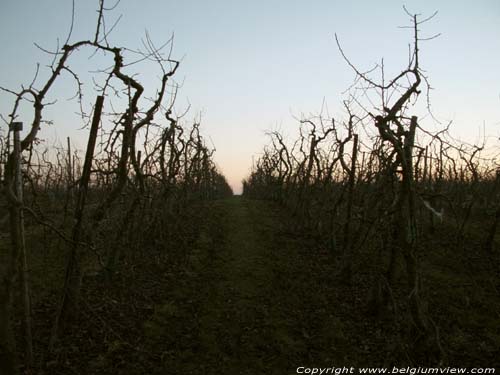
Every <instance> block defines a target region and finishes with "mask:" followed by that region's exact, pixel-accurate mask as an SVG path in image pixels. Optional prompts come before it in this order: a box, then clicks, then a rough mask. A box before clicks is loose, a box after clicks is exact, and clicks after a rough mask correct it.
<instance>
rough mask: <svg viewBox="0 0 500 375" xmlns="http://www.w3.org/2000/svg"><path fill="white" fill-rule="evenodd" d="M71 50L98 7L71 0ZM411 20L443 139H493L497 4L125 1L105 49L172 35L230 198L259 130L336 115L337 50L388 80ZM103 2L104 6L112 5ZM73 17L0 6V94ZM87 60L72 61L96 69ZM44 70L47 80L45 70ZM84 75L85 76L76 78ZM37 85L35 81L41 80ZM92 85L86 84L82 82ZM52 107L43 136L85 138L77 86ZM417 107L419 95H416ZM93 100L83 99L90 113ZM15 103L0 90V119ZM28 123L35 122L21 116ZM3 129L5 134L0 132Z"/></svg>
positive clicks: (65, 84)
mask: <svg viewBox="0 0 500 375" xmlns="http://www.w3.org/2000/svg"><path fill="white" fill-rule="evenodd" d="M75 4H76V14H75V15H76V19H75V27H74V32H73V36H72V41H73V42H74V41H77V40H80V39H93V35H94V32H95V21H96V13H95V10H96V9H97V6H98V1H97V0H96V1H91V0H75ZM403 4H406V7H407V8H408V9H409V11H410V12H412V13H422V15H423V16H429V15H431V14H432V13H433V12H434V11H436V10H437V11H439V13H438V15H437V16H436V17H435V18H434V19H433V20H432V21H431V22H429V23H427V24H425V25H423V26H422V35H421V36H422V37H425V36H431V35H434V34H436V33H441V34H442V35H441V36H440V37H439V38H437V39H435V40H432V41H429V42H426V43H425V44H422V45H421V57H420V61H421V67H422V68H424V69H425V70H426V71H427V74H428V76H429V78H430V82H431V84H432V86H433V87H434V90H433V91H432V96H431V98H432V106H433V109H434V113H435V114H436V115H437V116H438V118H440V119H441V120H443V121H448V120H453V126H452V128H451V131H452V133H453V134H455V135H457V136H460V137H462V138H464V139H466V140H468V141H470V142H474V141H475V140H477V139H478V137H479V135H480V134H482V132H483V126H484V127H485V128H486V133H487V134H488V135H490V136H492V137H497V138H498V137H499V136H500V1H498V0H482V1H481V0H476V1H474V2H472V1H457V0H453V1H452V0H449V1H438V0H433V1H427V0H419V1H415V0H413V1H410V0H409V1H399V0H391V1H360V0H358V1H350V2H349V1H346V0H343V1H334V0H330V1H327V0H321V1H320V0H317V1H314V0H309V1H305V0H304V1H298V0H294V1H290V0H288V1H287V0H267V1H264V0H255V1H239V0H213V1H202V0H197V1H195V0H183V1H153V0H143V1H138V0H122V1H121V2H120V4H119V5H118V6H117V8H116V9H115V10H114V11H113V12H112V13H110V14H109V15H108V20H107V23H108V25H110V24H112V23H113V20H114V19H116V18H117V17H118V16H119V15H122V18H121V20H120V22H119V24H118V25H117V27H116V28H115V29H114V31H113V32H112V33H111V35H110V38H109V40H110V43H111V44H114V45H117V46H127V47H130V48H138V47H140V46H141V38H143V37H144V33H145V30H148V32H149V34H150V35H151V37H152V39H153V41H155V42H156V44H158V45H159V44H162V42H164V41H166V40H167V39H168V38H169V37H170V36H171V34H172V33H174V34H175V42H174V49H173V55H172V57H173V58H174V59H180V60H182V62H181V66H180V68H179V70H178V73H177V74H176V77H175V78H176V81H177V82H179V83H183V85H182V88H181V91H180V93H179V97H178V102H177V107H178V109H179V111H182V109H183V108H185V107H186V106H187V103H190V104H191V112H190V116H191V117H192V118H194V117H195V116H197V115H198V114H199V113H200V112H201V113H202V133H203V134H204V135H205V137H206V138H207V139H209V138H210V139H211V140H212V141H213V143H214V144H215V146H216V148H217V152H216V156H215V160H216V162H217V164H218V166H219V168H220V170H221V171H222V172H223V173H224V174H225V175H226V177H227V178H228V180H229V182H230V184H231V185H232V186H233V188H234V190H235V191H236V192H240V191H241V186H240V182H241V180H242V179H243V178H244V177H246V176H247V174H248V172H249V168H250V166H251V162H252V155H256V154H258V153H259V152H260V151H261V149H262V147H263V145H264V144H265V143H266V142H267V139H266V136H265V132H266V130H270V129H277V128H279V129H281V130H282V131H283V132H284V133H290V134H291V133H293V132H294V129H296V128H297V126H298V125H297V122H296V121H295V120H294V119H293V116H300V114H302V113H304V114H310V113H313V114H314V113H318V112H319V111H320V109H321V105H322V103H323V100H325V101H326V103H327V104H328V107H329V109H330V112H331V114H333V115H335V114H336V113H341V108H342V98H343V96H342V92H343V91H344V90H345V89H347V88H348V87H349V85H350V84H351V83H352V80H353V77H354V75H353V72H352V71H351V70H350V68H349V67H348V66H347V65H346V64H345V62H344V61H343V60H342V57H341V56H340V53H339V52H338V50H337V47H336V45H335V39H334V33H337V34H338V36H339V38H340V40H341V43H342V45H343V48H344V51H345V52H346V54H347V55H348V56H349V58H350V59H351V60H352V62H353V63H355V64H356V65H357V66H359V67H360V68H361V69H362V70H363V69H368V68H370V67H372V66H373V65H374V64H375V63H377V62H380V60H381V58H384V62H385V66H386V70H387V71H386V75H387V76H390V75H391V74H395V73H398V72H399V71H400V70H401V69H403V68H404V67H405V64H406V62H407V54H408V44H409V43H410V42H411V37H412V35H411V30H408V29H402V28H398V26H404V25H408V17H407V15H406V14H405V13H404V11H403V9H402V6H403ZM109 5H111V2H110V3H109ZM70 20H71V1H70V0H43V1H40V0H2V1H1V3H0V45H1V46H2V51H3V52H2V58H1V59H0V72H1V74H0V85H1V86H4V87H8V88H11V89H18V88H19V87H20V85H21V84H25V85H26V84H29V82H30V81H31V79H32V76H33V73H34V71H35V68H36V62H40V63H41V65H42V68H43V66H45V65H47V64H49V63H50V59H49V57H48V56H46V55H44V54H43V53H41V52H40V51H39V50H38V49H37V48H36V47H35V46H34V45H33V42H36V43H38V44H40V45H42V46H44V47H46V48H49V49H53V48H55V47H56V41H57V38H59V39H60V40H61V43H62V42H63V41H64V40H65V38H66V35H67V31H68V29H69V25H70ZM89 55H90V53H83V54H78V57H77V59H76V60H73V61H71V62H70V63H73V64H75V66H76V67H80V66H81V67H82V69H89V68H90V69H92V60H90V61H88V59H87V58H88V57H89ZM45 72H46V71H45ZM82 74H83V73H82ZM42 77H43V73H42ZM139 79H140V80H141V82H142V83H144V85H145V86H147V87H149V88H150V89H151V90H154V89H155V88H156V87H157V85H158V80H157V75H155V74H148V71H141V72H140V75H139ZM88 86H90V83H89V84H88ZM55 89H56V90H54V93H53V95H52V96H51V97H52V98H60V99H61V100H60V101H59V102H58V103H57V104H56V105H55V106H54V108H53V109H51V110H49V111H48V112H47V114H46V118H47V119H50V120H53V121H54V125H52V126H51V127H50V128H44V129H42V132H41V133H40V136H41V138H45V139H51V138H53V137H56V136H57V137H58V138H59V139H65V137H66V136H67V135H70V136H71V137H72V139H73V142H74V143H75V145H83V144H85V142H86V137H87V132H86V131H82V130H78V128H79V127H80V126H81V123H79V122H78V119H77V117H75V116H73V115H72V111H70V110H68V109H67V108H65V107H64V106H65V105H66V106H67V104H65V103H67V102H66V101H65V99H64V98H68V97H70V96H72V94H73V93H74V85H73V83H72V82H71V81H70V80H66V81H64V80H62V81H61V84H59V85H58V86H57V87H55ZM422 99H424V98H422ZM91 102H93V97H91V96H89V97H87V98H86V104H87V105H88V106H90V105H91ZM11 105H12V98H11V97H9V96H8V95H6V94H4V93H0V112H1V113H2V114H4V115H5V114H7V113H8V111H9V110H10V109H11ZM20 120H21V121H25V122H26V123H29V122H30V121H31V118H30V117H29V116H28V115H27V116H26V118H25V119H24V118H23V119H20ZM2 126H3V127H4V126H5V125H2Z"/></svg>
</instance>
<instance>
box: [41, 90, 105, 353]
mask: <svg viewBox="0 0 500 375" xmlns="http://www.w3.org/2000/svg"><path fill="white" fill-rule="evenodd" d="M103 103H104V97H103V96H98V97H97V99H96V103H95V107H94V116H93V118H92V125H91V128H90V134H89V140H88V144H87V151H86V153H85V161H84V164H83V171H82V176H81V178H80V183H79V185H78V196H77V201H76V207H75V217H74V218H75V225H74V227H73V233H72V236H71V239H72V244H71V250H70V253H69V256H68V263H67V265H66V276H65V280H64V292H63V297H62V301H61V304H60V307H59V312H58V315H57V316H56V321H55V323H54V327H53V331H52V337H51V340H50V344H49V349H52V347H53V345H54V343H55V340H56V338H57V335H58V331H59V329H60V323H61V322H64V323H67V322H68V321H69V320H71V319H72V318H74V317H75V316H76V315H77V313H78V305H79V297H80V288H81V282H82V276H83V273H82V269H81V259H80V258H81V256H80V251H79V247H80V246H79V242H80V237H81V231H82V222H83V212H84V208H85V200H86V198H87V190H88V185H89V182H90V174H91V169H92V160H93V157H94V149H95V144H96V139H97V131H98V129H99V122H100V120H101V113H102V107H103Z"/></svg>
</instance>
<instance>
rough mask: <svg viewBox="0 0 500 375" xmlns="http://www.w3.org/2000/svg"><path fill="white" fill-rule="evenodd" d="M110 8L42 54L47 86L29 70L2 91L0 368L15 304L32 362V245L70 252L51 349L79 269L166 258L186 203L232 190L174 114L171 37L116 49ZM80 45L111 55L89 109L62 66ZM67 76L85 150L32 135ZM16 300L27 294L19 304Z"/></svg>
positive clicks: (6, 361) (75, 301) (190, 127)
mask: <svg viewBox="0 0 500 375" xmlns="http://www.w3.org/2000/svg"><path fill="white" fill-rule="evenodd" d="M106 11H107V10H106V8H105V7H104V1H102V0H101V1H100V2H99V12H98V21H97V27H96V31H95V36H94V38H93V40H90V39H89V40H83V41H78V42H74V43H72V42H70V39H71V33H70V35H69V36H68V38H67V40H66V43H65V44H64V45H63V46H62V47H61V48H60V49H58V50H55V51H46V52H47V53H49V54H50V55H51V56H52V58H53V61H52V65H51V67H50V71H49V76H48V78H47V79H46V80H45V81H44V82H42V83H41V84H39V83H38V81H39V80H40V79H39V77H38V72H37V76H36V77H35V79H34V80H33V81H32V83H31V84H30V85H29V86H27V87H24V86H23V87H22V89H21V90H20V91H14V90H10V89H7V88H2V90H3V92H4V93H7V94H11V95H12V98H13V106H12V110H11V112H10V113H9V114H8V115H6V116H3V119H4V121H5V123H6V125H7V126H8V127H9V128H8V129H7V130H5V131H4V132H3V133H2V137H1V142H0V147H1V150H0V151H1V154H0V157H1V159H0V161H1V163H0V165H1V167H2V188H3V193H4V194H3V195H2V196H3V198H2V199H3V202H2V204H4V205H5V206H6V208H8V214H7V215H6V216H5V217H4V216H2V218H1V219H2V222H3V223H4V222H5V221H6V220H4V219H5V218H6V217H9V218H10V224H9V228H10V229H9V232H10V238H11V246H10V247H3V246H2V248H1V251H2V252H1V257H2V259H1V260H0V263H1V267H2V269H1V278H2V282H1V286H0V306H1V307H0V373H2V374H4V373H5V374H15V373H16V372H17V371H18V370H19V367H18V364H17V361H16V357H17V355H16V348H15V347H16V340H15V339H14V333H13V332H14V328H13V323H14V325H15V323H16V322H17V320H18V319H20V317H19V316H17V315H16V316H14V315H13V312H19V311H24V319H22V321H23V326H24V330H23V332H24V334H23V335H22V336H21V337H23V338H24V343H23V345H24V347H25V350H24V353H25V356H24V361H23V362H24V364H25V365H26V367H28V368H29V367H31V366H33V361H34V354H33V339H32V333H31V330H32V327H31V326H32V317H31V314H32V308H31V307H30V304H29V302H30V299H31V297H32V296H31V295H30V286H29V261H30V259H29V254H30V253H34V252H37V253H38V252H40V251H47V252H49V251H54V249H62V250H65V253H66V255H65V257H66V260H65V266H64V269H65V271H64V273H65V276H64V285H63V286H62V287H61V293H60V303H59V304H58V307H57V311H54V323H53V329H52V335H51V338H50V342H49V343H48V347H49V351H50V350H52V349H53V348H54V345H55V344H56V342H57V339H58V337H60V336H61V334H62V333H63V332H65V331H66V328H67V327H69V324H70V323H71V322H73V321H74V320H75V318H76V317H77V316H78V311H79V309H80V308H81V306H80V294H81V290H82V283H83V280H84V275H85V274H86V273H88V272H94V273H99V274H103V275H105V276H106V278H107V279H108V280H111V279H112V277H113V275H114V274H116V273H117V272H118V271H119V270H120V267H121V264H122V263H124V262H125V261H126V259H127V258H128V257H141V256H151V251H154V252H156V253H157V254H158V257H160V258H161V257H165V256H167V254H168V251H170V250H171V249H173V248H175V247H182V246H181V244H180V243H179V241H181V240H184V239H185V238H184V237H186V236H183V234H182V233H183V232H185V227H186V226H189V217H187V215H186V212H188V210H189V209H193V207H197V208H198V209H199V208H201V206H200V205H202V204H203V202H205V201H207V200H210V199H215V198H220V197H224V196H228V195H230V194H232V191H231V188H230V187H229V185H228V184H227V182H226V180H225V178H224V176H222V175H221V173H220V172H219V171H218V169H217V167H216V165H215V163H214V160H213V154H214V151H215V150H214V149H213V148H211V147H210V146H208V145H207V144H206V142H205V140H204V139H203V137H202V135H201V133H200V123H199V121H196V120H195V121H194V122H193V123H191V124H190V123H189V122H188V121H187V120H185V116H186V113H183V114H180V115H176V114H175V113H176V112H175V109H174V103H175V98H176V94H177V90H178V86H177V85H176V84H175V83H173V82H172V79H173V76H174V74H175V73H176V71H177V68H178V66H179V62H177V61H175V60H172V59H171V58H170V54H171V46H172V43H171V42H172V41H171V40H169V41H168V43H166V44H165V45H163V46H161V47H159V48H157V47H156V46H155V45H154V44H153V42H152V41H151V39H150V38H149V36H147V37H146V40H145V42H144V47H145V50H142V51H131V50H129V49H127V48H118V47H113V46H111V45H110V43H109V41H108V38H109V32H106V31H105V30H104V16H105V12H106ZM85 51H87V52H90V53H91V54H92V56H95V55H99V56H100V57H101V58H103V59H107V60H108V63H109V67H108V68H106V69H102V70H98V71H97V72H96V73H95V76H94V77H93V78H92V79H93V80H94V90H93V91H92V92H93V93H94V95H96V99H95V104H94V105H93V108H92V110H91V112H92V115H90V116H89V115H86V114H85V113H84V111H83V107H84V98H85V97H86V96H85V95H84V92H83V89H82V87H83V82H81V80H80V78H79V73H78V72H77V71H75V70H73V69H72V67H71V63H70V62H71V60H72V58H74V57H73V56H74V55H78V54H80V55H81V54H83V53H84V52H85ZM90 61H92V60H90ZM144 62H146V63H149V64H150V65H149V66H148V68H147V69H151V64H152V66H153V68H155V69H156V70H157V71H158V72H159V73H160V78H159V87H158V88H157V89H156V91H155V93H154V95H153V96H152V97H147V96H146V94H145V92H146V88H145V87H143V85H142V84H141V82H140V81H139V79H138V78H137V76H136V74H133V73H132V72H130V66H136V65H137V64H140V63H144ZM92 69H93V68H89V70H92ZM94 71H95V69H94ZM64 76H67V77H70V78H71V79H73V80H74V81H75V82H76V86H77V88H78V93H77V95H76V100H77V101H78V102H79V104H80V107H81V108H82V110H81V112H82V113H81V115H82V119H83V120H85V122H86V123H87V124H86V125H87V126H90V131H89V132H88V139H87V147H86V150H85V154H84V155H83V156H82V155H81V154H80V153H79V152H78V151H76V150H72V143H71V141H70V139H69V138H68V143H67V147H66V149H63V148H62V147H59V148H55V147H47V145H46V144H44V142H42V141H41V140H40V139H39V132H40V131H41V130H42V128H43V127H44V126H46V124H47V121H45V118H44V110H45V107H46V106H47V105H48V104H51V103H48V102H47V97H49V96H50V95H52V91H53V90H54V89H53V87H54V86H55V83H56V82H57V81H59V80H61V79H64ZM87 96H88V95H87ZM24 103H28V104H31V105H32V110H31V114H32V120H31V125H30V127H29V128H28V129H27V130H26V131H25V133H24V136H23V137H22V139H21V133H20V129H19V125H20V124H19V121H20V120H21V119H24V117H25V116H26V114H25V113H24V112H22V113H21V110H20V108H21V106H22V105H23V104H24ZM118 108H119V109H118ZM41 233H43V234H42V235H41ZM191 234H193V233H191ZM194 235H196V232H194ZM194 240H196V239H194ZM189 241H193V239H192V238H189ZM185 247H186V246H184V248H185ZM43 249H45V250H43ZM146 250H148V251H146ZM38 255H39V254H38ZM47 271H48V272H50V270H47ZM18 283H21V284H20V285H21V286H22V288H18V287H17V285H19V284H18ZM19 290H21V291H22V293H18V291H19ZM18 301H24V305H23V307H21V304H20V303H18ZM17 344H21V340H17ZM39 349H40V348H39Z"/></svg>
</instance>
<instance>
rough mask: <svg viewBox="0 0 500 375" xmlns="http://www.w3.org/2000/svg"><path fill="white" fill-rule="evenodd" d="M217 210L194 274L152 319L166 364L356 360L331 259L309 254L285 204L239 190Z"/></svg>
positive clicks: (227, 369) (283, 370) (268, 365)
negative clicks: (336, 304)
mask: <svg viewBox="0 0 500 375" xmlns="http://www.w3.org/2000/svg"><path fill="white" fill-rule="evenodd" d="M213 211H214V212H215V213H216V215H215V216H214V217H213V218H211V220H210V222H209V223H208V225H207V228H206V229H205V230H204V232H203V234H202V236H201V238H200V241H199V244H200V246H199V247H198V248H197V249H195V250H194V251H193V253H192V254H191V257H190V260H189V267H188V269H187V270H186V273H185V276H186V279H185V280H183V281H181V280H179V282H178V283H177V284H178V286H177V287H176V288H175V289H173V290H172V293H171V297H170V298H169V301H167V302H166V303H165V304H162V305H161V306H159V307H157V309H156V313H155V316H154V318H153V319H152V320H151V321H150V322H148V324H147V334H148V336H149V337H150V342H151V343H152V344H153V345H155V346H154V347H152V349H151V350H155V351H158V352H159V353H160V352H161V354H158V355H159V356H160V359H161V362H162V368H163V369H162V371H166V370H167V369H168V371H169V372H168V373H174V374H177V373H178V374H228V375H229V374H231V375H233V374H234V375H236V374H291V373H295V369H296V368H297V367H298V366H307V365H314V364H315V365H316V366H319V365H324V366H328V365H329V366H331V365H332V361H348V360H349V358H348V357H349V354H347V355H346V352H347V353H348V352H349V346H350V343H349V342H348V341H347V339H346V337H345V332H344V331H345V327H344V326H343V323H342V321H341V319H340V318H339V317H338V316H335V315H332V311H330V310H333V309H331V306H330V302H329V299H330V298H332V293H333V291H332V290H330V291H328V290H326V289H325V288H326V287H327V285H330V284H333V283H331V282H330V281H329V280H328V277H329V276H328V272H327V270H326V266H327V265H321V264H320V263H318V262H317V259H316V262H314V263H311V262H309V261H308V260H307V259H308V258H310V257H308V256H304V254H303V253H304V251H307V249H304V248H302V245H301V244H303V243H304V242H303V241H302V240H301V239H297V238H293V234H291V233H290V231H289V230H287V228H286V224H285V222H286V220H285V219H286V218H285V217H283V216H282V215H283V214H282V213H280V212H279V211H278V210H276V209H273V208H272V207H270V206H269V204H267V203H263V202H258V201H248V200H245V199H242V198H239V197H235V198H231V199H228V200H224V201H220V202H217V203H216V204H215V205H214V210H213ZM318 267H320V268H318ZM325 277H326V279H325ZM337 310H338V311H339V312H340V311H341V310H342V309H337ZM339 348H342V350H339ZM320 362H321V363H320ZM344 363H347V362H344ZM160 373H161V371H160ZM163 373H165V372H163Z"/></svg>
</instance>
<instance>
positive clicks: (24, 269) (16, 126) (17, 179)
mask: <svg viewBox="0 0 500 375" xmlns="http://www.w3.org/2000/svg"><path fill="white" fill-rule="evenodd" d="M11 130H12V132H13V133H14V184H15V194H16V198H17V201H18V204H19V207H17V209H18V210H19V213H18V217H17V223H16V226H17V231H16V232H17V236H18V240H17V244H18V246H19V248H18V250H17V253H18V255H19V265H18V266H19V268H20V270H19V275H20V282H21V292H22V299H23V313H24V321H23V325H24V335H25V337H24V340H25V354H26V359H25V362H26V366H27V367H28V368H31V366H32V365H33V338H32V334H31V325H32V324H31V299H30V288H29V270H28V260H27V256H26V242H25V238H24V212H23V175H22V169H21V140H20V133H21V130H23V123H22V122H13V123H12V124H11Z"/></svg>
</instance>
